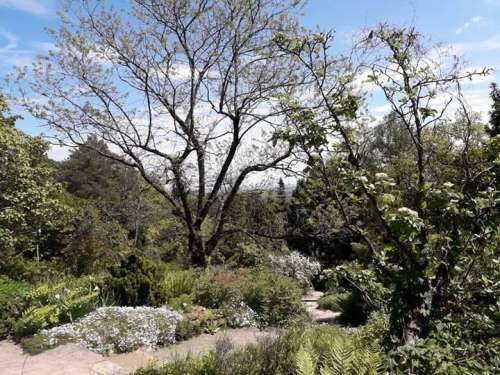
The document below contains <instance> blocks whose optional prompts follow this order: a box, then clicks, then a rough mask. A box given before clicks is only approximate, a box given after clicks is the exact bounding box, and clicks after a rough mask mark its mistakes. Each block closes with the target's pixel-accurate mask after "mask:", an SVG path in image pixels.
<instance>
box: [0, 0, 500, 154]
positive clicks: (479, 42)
mask: <svg viewBox="0 0 500 375" xmlns="http://www.w3.org/2000/svg"><path fill="white" fill-rule="evenodd" d="M60 5H61V0H0V78H1V77H3V76H5V75H6V74H8V73H9V72H10V71H11V70H12V69H13V67H14V66H16V65H17V66H23V65H27V64H28V65H29V64H30V63H31V61H32V60H33V59H34V58H35V57H36V56H37V55H39V54H44V53H46V52H47V51H48V50H49V49H50V47H51V45H52V44H51V39H50V37H49V36H48V35H47V33H46V32H45V30H44V29H45V27H51V28H57V25H58V17H57V9H58V7H59V6H60ZM301 18H302V22H303V24H304V25H305V26H307V27H309V28H313V29H314V28H316V27H319V28H320V29H328V30H330V29H333V30H335V32H336V35H337V43H338V45H339V46H340V48H343V47H345V48H348V47H349V45H351V44H352V41H353V38H355V36H356V34H357V33H359V31H360V30H361V29H364V28H367V27H370V26H375V25H377V24H379V23H390V24H397V25H403V26H410V25H411V26H415V27H416V28H417V30H418V31H420V32H421V33H422V34H424V35H426V36H427V37H428V38H430V40H431V41H432V42H435V43H446V44H450V45H451V46H452V47H453V50H454V51H455V52H456V53H458V54H460V55H462V56H463V58H464V60H465V61H466V62H467V64H468V66H469V67H470V68H471V69H474V68H482V67H487V68H492V69H493V71H492V73H491V75H490V76H488V77H487V78H481V79H478V80H477V81H474V82H471V83H469V84H468V85H467V86H466V87H465V94H466V97H467V99H468V102H469V104H470V105H471V107H472V108H473V110H475V111H478V112H481V113H482V114H483V116H484V117H486V116H487V113H488V111H489V109H490V105H491V104H490V100H489V97H488V94H489V85H490V83H491V82H495V81H500V73H498V70H500V25H499V23H498V20H499V19H500V0H310V1H309V2H308V4H307V5H306V6H305V7H304V9H303V10H302V12H301ZM0 89H1V84H0ZM371 106H372V111H373V112H374V113H375V114H379V115H382V114H383V113H384V111H386V110H387V107H386V106H384V105H383V104H382V103H381V102H380V103H379V102H377V98H376V97H375V99H374V100H373V101H372V103H371ZM21 115H23V116H24V119H23V120H21V121H20V122H19V124H18V126H19V128H20V129H22V130H23V131H25V132H27V133H28V134H32V135H38V134H41V133H43V132H46V130H45V129H43V128H42V126H41V124H40V123H39V122H38V121H37V120H35V119H33V118H30V116H29V115H27V114H24V113H21ZM66 155H67V150H66V149H61V148H59V147H57V146H53V147H52V149H51V151H50V153H49V156H51V157H52V158H54V159H59V160H60V159H62V158H64V157H65V156H66Z"/></svg>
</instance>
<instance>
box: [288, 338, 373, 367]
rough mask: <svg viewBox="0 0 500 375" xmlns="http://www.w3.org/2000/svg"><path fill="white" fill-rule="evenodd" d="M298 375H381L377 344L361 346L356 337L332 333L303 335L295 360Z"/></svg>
mask: <svg viewBox="0 0 500 375" xmlns="http://www.w3.org/2000/svg"><path fill="white" fill-rule="evenodd" d="M295 364H296V366H297V370H298V373H299V374H300V375H315V374H318V375H335V374H346V375H358V374H359V375H373V374H378V373H379V372H381V371H380V370H381V368H382V357H381V355H380V347H379V346H377V344H367V343H363V342H360V340H359V339H358V337H357V335H356V334H350V333H348V332H346V331H343V330H340V329H337V328H331V329H321V330H320V329H316V330H313V331H311V332H308V333H306V335H305V337H304V342H303V344H302V345H301V347H300V349H299V350H298V352H297V354H296V358H295Z"/></svg>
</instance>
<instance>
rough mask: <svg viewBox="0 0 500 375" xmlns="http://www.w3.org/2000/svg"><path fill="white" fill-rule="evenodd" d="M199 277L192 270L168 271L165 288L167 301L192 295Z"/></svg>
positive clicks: (164, 283)
mask: <svg viewBox="0 0 500 375" xmlns="http://www.w3.org/2000/svg"><path fill="white" fill-rule="evenodd" d="M197 278H198V275H197V274H196V272H194V271H192V270H181V271H167V273H166V275H165V279H164V280H163V288H164V293H165V297H166V298H167V299H170V298H176V297H180V296H182V295H184V294H192V293H193V291H194V289H195V285H196V281H197Z"/></svg>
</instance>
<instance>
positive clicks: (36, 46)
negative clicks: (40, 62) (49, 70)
mask: <svg viewBox="0 0 500 375" xmlns="http://www.w3.org/2000/svg"><path fill="white" fill-rule="evenodd" d="M0 1H2V0H0ZM28 47H29V48H22V47H20V45H19V38H18V37H17V35H15V34H13V33H11V32H10V31H8V30H5V29H2V28H0V66H7V67H13V66H25V65H29V64H30V63H31V62H32V61H33V59H34V58H35V56H36V55H37V54H39V53H42V54H44V53H47V52H48V50H50V49H53V48H54V45H53V44H52V43H46V42H28Z"/></svg>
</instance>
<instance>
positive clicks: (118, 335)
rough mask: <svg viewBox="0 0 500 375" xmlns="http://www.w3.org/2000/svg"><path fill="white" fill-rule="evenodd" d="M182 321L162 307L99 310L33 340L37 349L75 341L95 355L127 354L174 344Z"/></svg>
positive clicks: (179, 316) (45, 332)
mask: <svg viewBox="0 0 500 375" xmlns="http://www.w3.org/2000/svg"><path fill="white" fill-rule="evenodd" d="M181 318H182V317H181V315H180V314H179V313H177V312H174V311H171V310H169V309H167V308H165V307H160V308H152V307H101V308H99V309H97V310H96V311H94V312H92V313H90V314H88V315H86V316H85V317H84V318H82V319H80V320H78V321H77V322H74V323H70V324H65V325H63V326H60V327H55V328H52V329H49V330H42V331H41V332H40V333H39V334H38V335H37V336H35V337H36V340H38V341H39V344H38V345H41V344H40V343H42V344H43V343H45V344H46V346H47V347H53V346H55V345H58V344H59V343H61V341H62V342H68V341H75V342H80V343H82V344H83V345H84V346H85V347H86V348H88V349H89V350H92V351H94V352H97V353H111V352H128V351H132V350H135V349H137V348H138V347H140V346H146V347H155V346H157V345H166V344H172V343H174V342H175V328H176V326H177V323H178V322H179V321H180V320H181ZM27 342H28V345H29V343H30V341H27ZM31 343H32V341H31ZM25 344H26V342H25Z"/></svg>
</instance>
